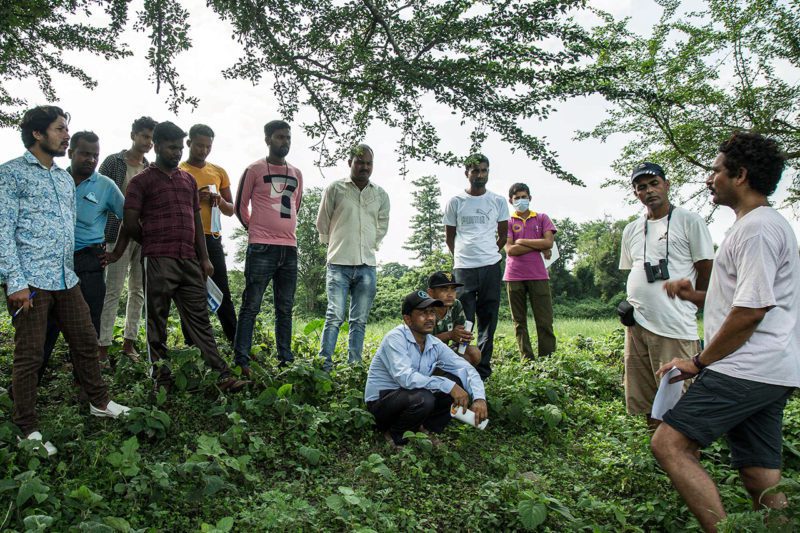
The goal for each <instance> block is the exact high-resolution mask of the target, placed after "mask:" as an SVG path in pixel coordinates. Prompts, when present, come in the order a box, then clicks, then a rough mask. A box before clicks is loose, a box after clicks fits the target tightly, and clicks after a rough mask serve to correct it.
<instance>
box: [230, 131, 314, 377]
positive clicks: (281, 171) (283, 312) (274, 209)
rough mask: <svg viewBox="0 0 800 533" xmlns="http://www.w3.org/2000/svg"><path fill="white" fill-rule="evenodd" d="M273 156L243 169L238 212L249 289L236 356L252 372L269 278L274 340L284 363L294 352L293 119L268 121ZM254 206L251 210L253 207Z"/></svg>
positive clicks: (299, 179)
mask: <svg viewBox="0 0 800 533" xmlns="http://www.w3.org/2000/svg"><path fill="white" fill-rule="evenodd" d="M264 136H265V141H266V143H267V147H268V148H269V155H267V157H265V158H262V159H259V160H258V161H256V162H255V163H253V164H251V165H250V166H249V167H247V170H245V171H244V175H243V176H242V179H241V181H240V182H239V190H238V191H237V192H236V205H235V213H236V216H237V217H238V218H239V221H240V222H241V223H242V225H243V226H244V227H245V229H246V230H247V236H248V244H247V259H246V260H245V264H244V279H245V288H244V293H243V294H242V307H241V309H240V310H239V321H238V322H237V324H236V340H235V341H234V347H233V351H234V361H235V363H236V364H237V365H239V367H240V368H241V369H242V373H243V374H244V375H249V374H250V347H251V345H252V343H253V327H254V325H255V321H256V316H258V313H259V311H261V300H262V298H263V297H264V291H265V290H266V289H267V285H268V284H269V282H270V280H271V281H272V292H273V296H274V297H273V301H274V304H275V344H276V345H277V351H278V359H279V360H280V362H281V364H282V365H283V364H287V363H289V362H291V361H293V360H294V356H293V355H292V308H293V307H294V293H295V289H296V288H297V237H296V235H295V229H296V228H297V211H298V210H299V209H300V203H301V201H302V199H303V174H302V173H301V172H300V170H298V169H297V168H296V167H294V166H292V165H290V164H289V163H288V162H287V161H286V155H287V154H288V153H289V148H290V147H291V141H292V134H291V128H290V126H289V124H287V123H286V122H284V121H282V120H273V121H271V122H268V123H267V124H266V125H265V126H264ZM251 210H252V211H251Z"/></svg>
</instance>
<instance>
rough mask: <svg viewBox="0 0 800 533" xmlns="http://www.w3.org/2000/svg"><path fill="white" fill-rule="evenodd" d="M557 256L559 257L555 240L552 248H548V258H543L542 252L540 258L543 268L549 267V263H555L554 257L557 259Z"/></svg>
mask: <svg viewBox="0 0 800 533" xmlns="http://www.w3.org/2000/svg"><path fill="white" fill-rule="evenodd" d="M539 253H540V254H542V252H539ZM558 257H559V256H558V244H556V242H555V241H553V248H552V249H551V250H550V259H544V254H542V259H544V267H545V268H550V265H552V264H553V263H555V262H556V259H558Z"/></svg>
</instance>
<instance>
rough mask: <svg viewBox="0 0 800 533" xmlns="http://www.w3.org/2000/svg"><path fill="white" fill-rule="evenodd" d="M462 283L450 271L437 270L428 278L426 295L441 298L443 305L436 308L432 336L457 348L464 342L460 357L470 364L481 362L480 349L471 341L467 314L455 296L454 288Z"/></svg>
mask: <svg viewBox="0 0 800 533" xmlns="http://www.w3.org/2000/svg"><path fill="white" fill-rule="evenodd" d="M463 286H464V284H463V283H456V280H455V277H453V274H451V273H450V272H444V271H441V270H440V271H438V272H434V273H433V274H431V277H429V278H428V296H430V297H431V298H433V299H435V300H441V302H442V303H443V304H444V307H437V308H436V325H435V326H434V327H433V336H434V337H436V338H437V339H439V340H440V341H442V342H443V343H445V344H447V345H449V346H450V347H452V348H453V349H454V350H457V349H458V347H459V345H460V344H461V343H466V344H467V346H466V347H465V349H464V351H463V353H461V354H459V355H461V357H463V358H464V359H466V360H467V361H469V363H470V364H471V365H472V366H478V363H480V362H481V350H480V348H478V347H477V346H475V345H474V344H470V343H471V342H472V338H473V335H472V328H470V329H466V327H465V326H466V323H467V315H466V313H464V306H463V305H461V302H460V301H459V300H458V298H456V289H457V288H458V287H463Z"/></svg>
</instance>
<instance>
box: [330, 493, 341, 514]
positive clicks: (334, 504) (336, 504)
mask: <svg viewBox="0 0 800 533" xmlns="http://www.w3.org/2000/svg"><path fill="white" fill-rule="evenodd" d="M325 504H326V505H327V506H328V507H330V508H331V509H333V510H334V511H339V509H341V508H342V507H344V500H343V499H342V497H341V496H339V495H338V494H331V495H330V496H328V497H327V498H325Z"/></svg>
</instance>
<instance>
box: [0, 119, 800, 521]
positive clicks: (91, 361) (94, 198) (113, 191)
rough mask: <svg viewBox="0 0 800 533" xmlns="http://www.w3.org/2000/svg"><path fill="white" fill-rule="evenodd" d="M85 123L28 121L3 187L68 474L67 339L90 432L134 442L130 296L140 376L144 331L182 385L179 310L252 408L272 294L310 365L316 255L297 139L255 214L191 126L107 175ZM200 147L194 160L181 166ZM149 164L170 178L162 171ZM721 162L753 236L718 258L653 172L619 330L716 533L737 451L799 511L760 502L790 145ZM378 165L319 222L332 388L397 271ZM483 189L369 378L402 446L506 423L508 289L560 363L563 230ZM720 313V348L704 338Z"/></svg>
mask: <svg viewBox="0 0 800 533" xmlns="http://www.w3.org/2000/svg"><path fill="white" fill-rule="evenodd" d="M68 123H69V115H68V114H67V113H65V112H64V111H63V110H62V109H60V108H58V107H55V106H40V107H36V108H34V109H31V110H29V111H28V112H27V113H25V115H24V117H23V119H22V122H21V133H22V140H23V144H24V145H25V148H26V151H25V153H24V154H23V155H22V156H21V157H19V158H17V159H14V160H12V161H9V162H7V163H5V164H4V165H1V166H0V281H1V282H2V285H3V289H4V291H5V293H6V295H7V302H8V310H9V312H10V313H11V315H12V317H13V325H14V327H15V330H16V332H15V339H14V342H15V348H14V365H13V372H12V399H13V401H14V407H13V413H12V418H13V421H14V422H15V423H16V424H17V425H18V427H19V428H20V430H21V433H22V436H23V437H24V438H26V439H29V440H34V441H39V443H40V444H41V445H42V446H44V447H45V449H46V450H47V451H48V453H51V454H52V453H55V452H56V450H55V447H54V446H53V445H52V444H51V443H49V442H41V441H42V440H43V437H42V435H41V433H40V432H39V431H38V420H37V417H36V411H35V404H36V395H37V386H38V382H39V380H40V378H41V370H42V368H43V365H44V364H46V361H47V358H49V356H50V353H51V351H52V349H53V345H54V343H55V340H56V338H57V336H58V334H59V331H60V332H62V333H63V334H64V337H65V339H66V341H67V344H68V346H69V351H70V357H71V359H72V363H73V368H74V374H75V379H76V382H77V384H78V385H79V386H80V388H81V391H82V393H84V394H85V395H86V396H87V397H88V400H89V403H90V413H91V414H93V415H96V416H104V417H111V418H117V417H119V416H121V415H124V414H125V413H126V412H127V411H128V408H127V407H125V406H122V405H120V404H117V403H115V402H113V401H111V400H110V397H109V394H108V387H107V385H106V384H105V382H104V381H103V378H102V376H101V362H102V361H103V360H106V359H107V357H108V347H109V346H110V345H111V341H112V337H113V328H114V322H115V318H116V314H117V307H118V305H119V297H120V294H121V292H122V289H123V288H124V281H125V279H126V278H127V280H128V301H127V309H126V325H125V329H124V332H123V335H124V343H123V346H122V352H123V353H124V354H126V355H127V356H128V357H130V358H131V359H132V360H137V359H138V353H137V351H136V345H135V343H136V339H137V338H138V329H139V320H140V319H141V312H142V311H141V309H142V307H144V310H145V318H146V338H147V355H148V360H149V363H150V372H151V376H152V378H153V379H154V381H155V384H156V386H157V387H164V388H166V389H169V388H170V387H171V385H172V376H171V373H170V370H169V366H168V364H166V362H165V361H164V359H165V356H166V352H167V330H166V324H167V317H168V315H169V310H170V306H171V305H172V303H173V302H174V303H175V305H176V306H177V308H178V311H179V313H180V317H181V326H182V329H183V333H184V337H185V338H186V340H187V342H188V343H190V344H192V345H194V346H196V347H197V348H198V349H199V350H200V352H201V354H202V356H203V358H204V360H205V362H206V364H207V365H208V366H209V367H210V368H211V369H213V370H214V371H216V372H217V373H218V375H219V382H218V387H219V389H220V390H221V391H227V392H236V391H239V390H242V389H243V388H245V387H246V386H247V385H248V384H249V381H247V380H246V378H248V377H249V376H250V374H251V371H250V357H251V355H250V354H251V345H252V339H253V330H254V326H255V321H256V317H257V316H258V314H259V312H260V309H261V304H262V299H263V295H264V292H265V290H266V288H267V286H268V284H269V283H270V282H272V284H273V294H274V302H273V303H274V309H275V343H276V348H277V356H278V359H279V361H280V364H282V365H284V364H288V363H290V362H291V361H292V360H293V358H294V356H293V354H292V350H291V338H292V308H293V305H294V294H295V289H296V286H297V239H296V233H295V232H296V225H297V213H298V211H299V209H301V206H302V199H303V175H302V172H301V171H300V170H299V169H298V168H297V167H295V166H294V165H292V164H290V163H289V162H288V161H287V159H286V158H287V155H288V154H289V152H290V149H291V127H290V125H289V124H288V123H286V122H283V121H280V120H276V121H272V122H269V123H267V124H266V125H265V127H264V135H265V142H266V145H267V149H268V155H267V156H266V157H265V158H261V159H258V160H257V161H256V162H254V163H253V164H251V165H249V166H248V167H247V169H246V170H245V171H244V173H243V175H242V178H241V181H240V183H239V187H238V190H237V194H236V198H235V200H234V198H233V197H232V194H231V187H230V179H229V177H228V175H227V173H226V172H225V170H224V169H222V168H221V167H219V166H217V165H214V164H213V163H210V162H208V161H207V160H206V159H207V157H208V156H209V153H210V152H211V149H212V146H213V142H214V132H213V130H212V129H211V128H210V127H208V126H206V125H202V124H198V125H195V126H193V127H192V128H191V129H190V130H189V133H188V140H186V137H187V133H186V132H184V131H183V130H182V129H181V128H180V127H178V126H177V125H175V124H173V123H172V122H162V123H156V122H155V121H154V120H152V119H150V118H149V117H142V118H140V119H137V120H136V121H134V123H133V127H132V131H131V140H132V144H131V147H130V148H129V149H126V150H123V151H121V152H119V153H116V154H112V155H110V156H108V157H107V158H106V159H105V161H104V162H103V164H102V165H101V166H100V172H99V173H98V172H96V170H95V169H96V167H97V164H98V162H99V157H100V144H99V138H98V136H97V135H96V134H94V133H92V132H88V131H83V132H78V133H76V134H74V135H72V136H71V137H70V135H69V131H68ZM184 145H185V146H187V147H188V148H189V157H188V159H187V160H186V161H183V162H182V161H181V159H182V155H183V149H184ZM151 148H153V149H154V152H155V161H154V162H153V163H148V161H147V159H146V154H147V153H148V152H149V151H150V149H151ZM67 151H68V153H69V157H70V162H71V164H70V167H69V168H68V169H67V170H63V169H61V168H60V167H59V166H58V165H57V164H56V163H55V161H54V158H56V157H60V156H63V155H65V153H67ZM719 151H720V153H719V156H718V157H717V159H716V160H715V161H714V163H713V166H712V173H711V175H710V176H709V178H708V179H707V185H708V188H709V190H710V192H711V195H712V201H713V202H714V203H715V204H716V205H724V206H728V207H730V208H731V209H732V210H733V211H734V212H735V214H736V222H735V223H734V225H733V226H732V228H731V229H730V231H729V232H728V234H727V235H726V237H725V239H724V241H723V242H722V244H721V246H720V248H719V250H718V252H717V253H716V256H715V253H714V248H713V243H712V240H711V236H710V234H709V232H708V229H707V227H706V225H705V223H704V221H703V220H702V219H701V218H700V217H699V216H698V215H696V214H694V213H691V212H689V211H687V210H685V209H683V208H681V207H679V206H675V205H673V204H672V203H671V202H670V200H669V194H668V193H669V181H668V180H667V178H666V174H665V172H664V170H663V169H662V168H661V167H660V166H659V165H657V164H653V163H643V164H641V165H639V166H637V167H636V168H635V169H634V171H633V174H632V177H631V183H632V186H633V190H634V194H635V195H636V197H637V198H638V199H639V200H640V201H641V203H642V204H643V205H644V206H645V207H646V214H645V216H644V217H642V218H641V219H637V220H635V221H633V222H631V223H630V224H629V225H628V226H627V227H626V228H625V230H624V232H623V238H622V250H621V258H620V268H621V269H625V270H630V274H629V276H628V283H627V294H628V298H627V300H626V301H625V302H623V304H621V306H620V309H619V312H620V316H621V318H622V320H623V323H624V324H625V325H626V326H627V329H626V338H625V382H624V384H625V400H626V404H627V408H628V411H629V413H631V414H637V415H644V416H646V417H647V422H648V424H649V425H650V427H651V428H652V429H653V430H654V431H655V434H654V436H653V440H652V447H653V452H654V454H655V456H656V458H657V459H658V461H659V463H660V464H661V465H662V466H663V468H664V469H665V470H666V471H667V473H668V474H669V476H670V478H671V479H672V481H673V483H674V484H675V486H676V488H677V490H678V491H679V492H680V494H681V495H682V496H683V497H684V499H685V500H686V502H687V504H688V505H689V508H690V509H691V511H692V512H693V513H694V514H695V515H696V516H697V518H698V520H699V521H700V523H701V525H702V526H703V527H704V528H705V529H706V530H709V531H713V530H715V527H716V523H717V522H718V521H719V520H720V519H721V518H722V517H724V509H723V508H722V504H721V502H720V499H719V494H718V493H717V491H716V490H715V487H714V485H713V482H712V481H711V479H710V478H709V476H708V474H707V473H706V472H705V470H704V469H703V468H702V466H701V465H700V463H699V461H698V455H699V453H698V451H699V449H700V448H701V447H703V446H707V445H708V444H710V443H711V442H713V441H714V440H715V439H717V438H718V437H720V436H721V435H723V434H726V435H727V436H728V440H729V443H730V447H731V454H732V458H733V462H734V466H735V467H737V468H739V470H740V472H741V475H742V479H743V481H744V484H745V487H746V488H747V490H748V491H749V492H750V494H751V495H752V497H753V500H754V505H755V506H756V507H757V508H758V507H759V506H762V505H766V506H769V507H781V506H785V505H786V499H785V497H784V496H783V495H782V494H770V495H764V494H763V492H764V490H765V489H767V488H768V487H771V486H773V485H775V484H776V483H777V482H778V481H779V480H780V465H781V421H782V414H783V409H784V407H785V405H786V402H787V400H788V398H789V396H790V395H791V394H792V392H793V390H794V388H796V387H798V386H800V329H798V327H797V322H798V317H799V316H800V264H798V263H800V258H799V257H798V248H797V241H796V238H795V236H794V234H793V232H792V230H791V228H790V227H789V225H788V223H787V222H786V221H785V219H783V217H781V216H780V215H779V214H778V213H777V212H776V211H775V210H774V209H773V208H771V207H770V206H769V202H768V197H769V196H770V195H771V194H772V193H773V192H774V191H775V189H776V186H777V184H778V181H779V180H780V178H781V174H782V172H783V168H784V165H785V156H784V155H783V154H782V152H781V151H780V150H779V148H778V146H777V145H776V143H775V142H774V141H772V140H770V139H766V138H764V137H762V136H761V135H758V134H754V133H744V132H739V133H736V134H734V135H733V136H732V137H731V138H730V139H729V140H727V141H726V142H724V143H723V144H722V145H721V146H720V149H719ZM373 159H374V153H373V151H372V149H371V148H370V147H369V146H367V145H365V144H361V145H358V146H356V147H354V148H353V149H352V151H351V153H350V157H349V159H348V165H349V167H350V176H349V177H347V178H343V179H341V180H337V181H334V182H333V183H331V184H329V185H328V187H327V188H326V189H325V191H324V193H323V196H322V200H321V203H320V206H319V211H318V215H317V221H316V226H317V230H318V231H319V235H320V241H321V242H323V243H325V244H327V280H326V281H327V296H328V308H327V311H326V317H325V326H324V330H323V335H322V342H321V347H320V352H319V353H320V356H322V358H323V359H324V365H325V368H326V369H327V370H329V369H331V368H332V355H333V352H334V349H335V346H336V343H337V338H338V333H339V329H340V327H341V325H342V322H343V321H344V320H345V319H347V320H348V321H349V340H348V361H349V362H351V363H354V362H357V361H360V360H361V357H362V349H363V343H364V333H365V327H366V323H367V317H368V315H369V311H370V308H371V306H372V302H373V300H374V297H375V292H376V252H377V250H378V248H379V247H380V245H381V242H382V241H383V239H384V237H385V236H386V232H387V230H388V223H389V212H390V202H389V196H388V194H387V193H386V191H384V190H383V189H382V188H381V187H380V186H379V185H377V184H375V183H373V182H372V181H371V180H370V177H371V175H372V169H373ZM465 175H466V177H467V180H468V187H467V188H466V189H465V190H464V191H463V192H462V193H459V194H458V195H456V196H455V197H453V198H452V199H451V200H450V201H449V202H448V203H447V206H446V209H445V213H444V219H443V223H444V226H445V235H446V243H447V246H448V248H449V249H450V251H451V253H452V254H453V257H454V271H453V273H452V274H451V273H449V272H437V273H435V274H434V275H433V276H431V278H430V280H429V283H428V289H427V292H425V291H417V292H414V293H411V294H409V295H408V296H406V298H405V299H404V301H403V305H402V315H403V324H402V325H400V326H398V327H397V328H395V329H393V330H392V331H390V332H389V333H388V334H387V335H386V336H385V338H384V339H383V342H382V343H381V346H380V348H379V349H378V351H377V353H376V355H375V357H374V358H373V360H372V364H371V366H370V369H369V373H368V378H367V384H366V389H365V394H364V399H365V402H366V404H367V408H368V409H369V411H370V412H371V413H372V414H373V415H374V416H375V418H376V422H377V425H378V427H379V428H382V429H383V430H385V431H386V434H387V438H389V439H390V440H391V441H392V442H393V443H394V444H396V445H402V444H403V443H404V442H405V438H404V433H405V432H406V431H409V430H411V431H416V430H421V431H432V432H434V433H435V432H439V431H441V430H443V429H444V427H445V426H446V425H447V423H448V421H449V419H450V414H449V410H450V408H451V407H452V406H453V405H454V404H455V405H456V406H459V407H464V408H467V407H470V408H471V409H472V410H473V411H474V412H475V421H476V424H479V423H480V422H481V421H482V420H484V419H486V418H487V417H488V407H487V404H486V396H485V389H484V381H485V380H486V379H487V378H488V377H489V376H490V375H491V372H492V369H491V359H492V354H493V337H494V333H495V329H496V326H497V320H498V315H499V305H500V291H501V285H502V281H506V287H507V291H508V298H509V303H510V307H511V313H512V318H513V321H514V326H515V332H516V337H517V342H518V346H519V350H520V353H521V354H523V355H524V356H527V357H533V349H532V347H531V344H530V338H529V335H528V331H527V316H526V315H527V303H528V302H530V304H531V307H532V309H533V315H534V319H535V322H536V328H537V338H538V345H539V346H538V351H539V355H548V354H550V353H552V352H553V351H554V350H555V348H556V343H555V336H554V334H553V325H552V322H553V312H552V301H551V295H550V287H549V282H548V275H547V269H546V267H545V263H544V260H545V259H547V258H548V257H549V255H550V250H551V249H552V248H553V246H554V235H555V234H556V231H557V229H556V227H555V226H554V224H553V223H552V221H551V220H550V218H549V217H548V216H547V215H545V214H544V213H537V212H535V211H532V210H531V209H530V200H531V192H530V189H529V187H528V186H527V185H526V184H524V183H516V184H514V185H513V186H512V187H511V188H510V190H509V193H508V199H507V200H506V199H505V198H503V197H501V196H500V195H497V194H495V193H492V192H491V191H489V190H487V188H486V185H487V181H488V176H489V161H488V159H487V158H486V157H485V156H483V155H480V154H476V155H473V156H471V157H470V158H468V159H467V162H466V170H465ZM507 202H508V203H510V204H511V205H512V206H513V213H512V214H509V209H508V207H507ZM234 214H235V215H236V216H237V218H238V219H239V220H240V222H241V223H242V225H243V226H244V227H245V228H246V229H247V234H248V246H247V255H246V261H245V289H244V293H243V295H242V304H241V308H240V310H239V314H238V318H237V316H236V311H235V309H234V307H233V301H232V299H231V295H230V288H229V284H228V278H227V271H226V266H225V254H224V250H223V247H222V243H221V236H220V232H221V218H220V217H221V216H233V215H234ZM503 249H505V251H506V254H507V263H506V269H505V273H502V272H501V259H502V256H501V253H500V251H501V250H503ZM208 278H211V280H212V281H213V282H214V283H215V284H216V285H217V286H218V287H219V289H220V291H221V292H222V294H223V299H222V303H221V306H220V308H219V310H218V313H217V314H218V317H219V319H220V323H221V324H222V328H223V331H224V334H225V336H226V338H227V339H228V341H229V342H230V343H231V344H232V346H233V350H234V363H235V365H236V366H237V367H238V368H239V369H240V370H239V371H237V372H234V371H232V369H231V368H229V367H228V364H227V363H226V362H225V360H224V359H223V358H222V357H221V355H220V353H219V350H218V348H217V343H216V339H215V338H214V335H213V332H212V328H211V324H210V319H209V312H208V309H207V279H208ZM348 298H349V301H350V303H349V311H348V313H346V310H348V308H347V301H348ZM702 307H705V344H704V345H701V344H700V343H699V342H698V336H697V322H696V313H697V310H698V309H699V308H702ZM467 320H469V321H473V320H477V326H478V335H477V338H478V343H477V346H476V347H471V349H465V348H466V346H465V345H467V344H469V343H470V342H471V340H472V338H473V336H472V334H471V332H470V331H468V330H467V329H466V328H465V323H466V321H467ZM448 343H452V345H451V346H448ZM673 368H677V369H678V371H679V375H678V376H677V377H675V378H673V380H688V379H691V378H696V379H695V380H694V383H693V384H692V385H691V386H689V387H688V389H687V392H686V394H685V395H684V396H683V397H682V399H681V400H680V401H679V402H678V403H677V404H676V405H675V406H674V407H673V408H672V409H671V410H669V411H667V412H666V414H665V415H664V416H663V422H662V421H660V420H655V419H653V418H652V417H651V414H652V408H653V398H654V396H655V395H656V390H657V388H658V383H659V378H660V376H661V375H663V374H665V373H666V372H669V371H670V370H671V369H673ZM243 378H244V379H243Z"/></svg>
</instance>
